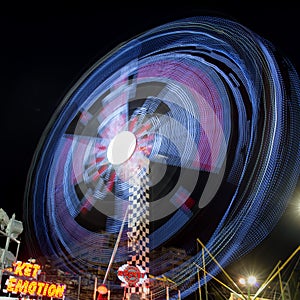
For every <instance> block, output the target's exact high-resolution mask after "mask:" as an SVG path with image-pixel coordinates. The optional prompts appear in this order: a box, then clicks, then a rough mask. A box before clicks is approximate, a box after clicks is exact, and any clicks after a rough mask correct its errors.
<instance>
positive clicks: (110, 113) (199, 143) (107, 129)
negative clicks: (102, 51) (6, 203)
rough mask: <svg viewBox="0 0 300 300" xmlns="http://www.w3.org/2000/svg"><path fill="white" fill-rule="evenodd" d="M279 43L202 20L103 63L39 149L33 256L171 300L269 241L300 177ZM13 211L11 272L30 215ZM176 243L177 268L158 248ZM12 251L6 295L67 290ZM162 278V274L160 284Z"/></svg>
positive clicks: (103, 286)
mask: <svg viewBox="0 0 300 300" xmlns="http://www.w3.org/2000/svg"><path fill="white" fill-rule="evenodd" d="M273 51H274V47H273V46H271V44H270V43H269V42H268V41H266V40H264V39H263V38H261V37H259V36H258V35H257V34H255V33H253V32H251V31H250V30H249V29H247V28H245V27H244V26H243V25H241V24H238V23H237V22H235V21H232V20H228V19H223V18H219V17H212V16H199V17H191V18H187V19H182V20H177V21H174V22H170V23H167V24H164V25H162V26H159V27H157V28H154V29H153V30H149V31H148V32H145V33H143V34H141V35H139V36H137V37H135V38H133V39H131V40H129V41H128V42H127V43H123V44H121V45H120V46H119V47H116V48H115V49H113V51H111V52H110V53H109V54H108V55H106V56H105V57H103V58H102V59H100V60H99V61H97V62H96V63H95V64H94V65H93V66H92V67H91V68H90V69H89V70H88V71H87V72H86V73H85V74H83V76H82V77H81V78H80V79H79V80H78V82H77V83H76V84H75V85H74V86H73V87H72V89H71V90H70V91H69V92H68V93H67V94H66V95H65V97H64V99H63V101H62V102H61V104H60V105H59V106H58V107H57V110H56V111H55V113H54V114H53V116H52V118H51V120H50V122H49V123H48V126H47V127H46V129H45V131H44V133H43V135H42V137H41V139H40V141H39V144H38V147H37V149H36V152H35V153H34V157H33V159H32V165H31V167H30V170H29V172H28V177H27V178H28V182H27V184H26V191H25V200H24V223H25V225H26V227H25V228H26V235H25V239H26V243H27V245H28V248H29V250H30V251H31V252H32V253H31V255H32V256H31V257H36V254H38V255H39V256H40V258H41V259H42V258H49V259H51V261H52V264H53V266H54V267H55V268H56V269H59V270H63V272H68V273H72V274H76V275H78V276H79V278H81V275H84V274H86V273H88V272H89V270H91V269H92V270H93V271H95V272H97V271H99V272H100V271H102V269H101V267H102V266H105V274H104V276H103V278H102V277H101V280H99V282H98V279H99V278H98V276H95V277H93V280H94V288H93V300H97V298H98V299H103V298H105V297H107V298H108V299H109V298H113V294H114V293H115V292H116V291H118V292H119V291H121V292H123V293H122V297H123V298H122V299H123V300H133V299H144V300H155V299H167V300H169V299H181V298H182V299H185V298H186V297H188V296H189V295H191V294H192V293H194V292H195V291H197V290H198V288H199V286H200V287H201V286H203V285H205V284H206V279H207V278H210V279H211V278H216V275H218V274H219V273H220V270H224V267H226V266H228V265H229V264H230V263H232V262H234V261H236V260H237V259H239V258H241V257H242V256H244V255H245V254H247V253H249V252H250V251H251V250H252V249H254V248H255V247H256V246H257V245H259V244H260V243H261V242H262V241H263V240H264V239H265V238H266V237H267V235H268V234H269V233H270V232H271V231H272V229H273V228H274V226H275V225H276V223H277V222H278V220H279V219H280V217H281V216H282V214H283V212H284V209H285V207H287V203H288V201H289V198H290V196H291V195H292V193H293V191H294V189H295V187H296V184H297V181H298V178H299V173H300V158H299V152H300V151H299V144H300V143H299V141H300V115H299V102H300V101H299V99H300V83H299V78H298V76H297V73H296V71H295V70H294V68H293V66H292V65H291V63H290V62H289V60H288V59H286V58H285V57H282V58H281V57H280V59H278V60H277V58H278V57H279V53H278V52H276V53H275V54H274V53H273ZM287 178H288V180H287ZM2 219H3V222H4V223H5V224H6V225H5V226H7V227H6V231H5V232H4V231H3V229H2V227H1V233H3V234H4V235H6V236H7V238H8V241H7V244H6V246H5V249H4V252H2V254H1V264H2V270H3V268H4V261H5V259H6V257H7V253H8V247H9V243H10V240H13V241H15V242H16V243H17V244H18V245H19V241H18V240H17V239H16V237H17V235H18V234H20V233H21V232H22V231H23V227H22V226H23V225H22V222H18V221H16V220H15V219H14V216H13V218H12V219H11V220H9V218H8V217H7V216H5V215H4V214H3V217H2ZM15 230H16V232H15ZM15 233H16V234H17V235H14V234H15ZM203 239H204V240H205V242H204V243H203V242H202V240H203ZM178 241H179V242H178ZM196 241H197V242H196ZM166 244H167V245H171V246H174V245H176V246H178V245H180V246H181V247H182V249H183V248H184V250H186V251H187V252H188V255H187V257H186V259H185V258H184V259H183V258H182V257H179V256H180V253H179V252H178V253H179V254H177V259H178V261H177V262H178V263H177V264H174V266H172V267H170V268H165V265H164V262H165V261H164V260H165V258H163V257H162V255H158V256H156V257H155V258H153V257H154V256H153V253H154V252H155V250H157V251H160V250H161V249H162V248H163V247H164V245H166ZM199 244H201V247H202V250H204V249H205V252H201V251H198V245H199ZM112 245H113V246H112ZM174 247H175V246H174ZM298 250H299V249H297V251H296V252H298ZM151 255H152V256H151ZM294 255H295V254H293V256H294ZM15 257H17V255H16V256H15ZM167 259H168V258H167ZM180 259H181V260H180ZM14 260H15V259H13V265H12V268H10V269H7V270H6V272H8V273H9V276H10V279H8V281H7V282H8V283H7V286H6V290H7V291H8V292H12V293H20V294H26V293H27V295H29V296H32V297H44V296H45V297H50V298H51V297H52V298H58V299H61V298H65V297H66V300H68V296H65V295H64V291H65V289H66V287H65V286H64V285H59V284H55V283H49V282H46V281H40V280H39V278H38V276H37V275H38V274H39V271H40V269H39V265H38V264H35V263H31V262H17V261H14ZM116 266H117V269H116ZM283 266H284V265H283ZM5 268H6V266H5ZM2 270H1V272H2ZM200 272H201V274H203V275H207V276H202V277H200V276H198V275H199V273H200ZM112 273H114V275H115V277H114V280H110V279H109V277H110V276H111V274H112ZM1 274H2V273H1ZM276 274H278V273H276ZM16 275H18V276H19V275H20V276H19V277H22V278H19V279H18V278H16ZM1 276H2V275H1ZM155 280H157V281H162V282H163V283H164V284H163V285H162V286H159V287H158V288H157V289H156V290H155V288H156V287H155V288H154V287H153V285H151V283H152V282H153V281H155ZM78 286H80V284H78ZM170 286H172V287H173V289H172V291H171V289H169V287H170ZM237 294H239V293H237ZM79 295H80V293H79V292H78V295H77V297H79ZM241 295H242V296H241V297H242V299H244V300H245V299H246V298H245V296H243V294H241ZM257 296H258V295H257ZM80 297H81V298H80V299H79V298H77V300H83V298H82V296H80ZM88 297H89V299H90V298H91V295H89V296H88ZM70 299H71V300H73V298H70Z"/></svg>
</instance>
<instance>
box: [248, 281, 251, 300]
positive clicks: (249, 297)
mask: <svg viewBox="0 0 300 300" xmlns="http://www.w3.org/2000/svg"><path fill="white" fill-rule="evenodd" d="M250 288H251V285H250V284H248V289H247V291H248V300H251V296H250V294H251V292H250Z"/></svg>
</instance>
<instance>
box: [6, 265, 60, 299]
mask: <svg viewBox="0 0 300 300" xmlns="http://www.w3.org/2000/svg"><path fill="white" fill-rule="evenodd" d="M40 270H41V266H40V265H38V264H31V263H28V262H21V261H18V262H15V263H13V270H12V273H13V274H14V275H15V276H18V278H17V277H14V276H10V277H9V278H8V280H7V281H6V291H7V292H8V293H13V294H23V295H30V296H39V297H43V296H44V297H49V298H63V296H64V293H65V290H66V285H64V284H55V283H49V282H42V281H38V280H36V279H37V275H38V274H39V273H40Z"/></svg>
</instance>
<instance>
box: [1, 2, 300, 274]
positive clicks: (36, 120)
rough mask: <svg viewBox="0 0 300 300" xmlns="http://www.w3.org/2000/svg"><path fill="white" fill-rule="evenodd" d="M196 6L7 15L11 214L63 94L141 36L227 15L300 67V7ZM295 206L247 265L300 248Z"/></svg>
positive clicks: (4, 117)
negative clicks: (186, 20) (201, 17)
mask: <svg viewBox="0 0 300 300" xmlns="http://www.w3.org/2000/svg"><path fill="white" fill-rule="evenodd" d="M198 2H199V3H202V4H199V5H198V6H195V5H194V6H187V5H183V6H180V7H179V6H175V5H174V6H170V7H166V6H165V7H162V6H161V5H158V4H156V5H154V4H153V3H152V4H153V5H150V3H149V4H145V6H142V4H141V5H138V6H137V7H134V6H132V8H125V7H122V8H117V6H118V5H117V4H115V7H106V8H105V7H100V6H99V5H98V6H93V5H90V6H88V5H85V6H84V8H81V7H80V5H78V4H77V5H76V4H75V3H74V4H73V5H72V6H71V5H70V6H66V7H65V9H62V8H60V7H58V8H54V7H52V8H51V7H47V6H45V8H43V9H40V10H38V11H37V12H34V11H33V10H31V9H29V8H28V7H27V8H26V9H25V8H24V10H23V9H22V8H20V9H18V11H17V12H15V11H13V9H12V10H11V11H7V12H5V11H2V12H1V14H0V32H1V35H0V38H1V47H0V55H1V73H0V74H1V112H2V113H1V129H2V142H1V171H2V176H1V205H0V207H2V208H3V209H4V210H5V211H6V212H7V214H8V215H9V217H11V216H12V214H13V213H15V214H16V219H18V220H21V219H22V217H23V215H22V209H23V207H22V202H23V197H24V190H25V186H26V182H27V178H26V177H27V172H28V170H29V167H30V164H31V159H32V157H33V154H34V151H35V149H36V147H37V144H38V142H39V139H40V138H41V136H42V133H43V131H44V129H45V127H46V125H47V123H48V122H49V120H50V118H51V116H52V114H53V113H54V111H55V110H56V108H57V107H58V105H59V103H60V102H61V100H62V98H63V97H64V95H65V94H66V93H67V91H68V90H69V89H70V88H71V87H72V86H73V85H74V84H75V83H76V81H77V80H78V79H79V78H80V77H81V75H83V73H84V72H85V71H86V70H87V69H88V68H89V67H90V66H92V65H93V64H94V63H95V62H96V61H97V60H98V59H100V58H101V57H103V56H104V55H105V54H106V53H108V52H109V51H110V50H112V49H113V48H114V47H116V46H118V45H119V44H120V43H122V42H125V41H127V40H128V39H130V38H132V37H134V36H135V35H137V34H139V33H142V32H144V31H146V30H148V29H151V28H153V27H155V26H158V25H162V24H164V23H166V22H169V21H172V20H176V19H178V18H183V17H189V16H196V15H203V14H211V15H217V16H224V17H229V18H231V19H234V20H236V21H238V22H240V23H242V24H243V25H245V26H246V27H248V28H249V29H251V30H253V31H254V32H256V33H258V34H259V35H261V36H262V37H264V38H266V39H267V40H269V41H270V42H272V43H273V44H274V45H275V46H276V47H278V48H279V49H280V50H281V51H282V52H283V53H285V54H286V55H287V56H288V57H289V59H290V60H291V61H292V63H293V64H294V66H295V67H296V69H297V70H300V57H299V53H300V43H299V40H298V39H299V33H298V28H299V15H298V14H299V11H298V9H295V7H291V6H288V5H286V6H281V7H280V6H275V5H273V4H272V7H266V8H262V7H259V6H258V5H257V6H255V5H254V4H252V3H251V5H247V4H244V3H243V7H237V6H233V5H231V6H227V7H226V6H225V5H224V4H223V5H222V6H218V5H216V4H215V5H212V4H211V5H204V4H203V3H204V2H203V1H198ZM211 3H214V2H213V1H211ZM241 3H242V2H241ZM201 5H202V6H201ZM240 5H242V4H240ZM112 6H113V5H112ZM297 202H298V204H297ZM297 205H298V206H299V207H300V192H299V189H298V191H297V193H296V195H295V197H293V198H292V199H291V202H290V205H289V207H288V209H287V211H286V213H285V215H284V217H283V218H282V220H281V221H280V222H279V224H278V226H276V228H275V230H274V232H273V233H272V234H271V235H270V237H269V238H267V239H266V241H265V242H264V243H263V244H262V245H261V246H259V247H257V249H255V250H254V251H253V252H252V253H251V254H249V255H248V256H247V257H246V258H247V260H246V259H245V260H244V261H242V263H244V264H245V266H248V265H250V264H251V265H252V266H253V265H256V264H257V265H259V264H264V265H265V266H267V268H269V271H270V270H271V269H272V268H273V267H274V266H275V264H276V263H277V261H278V260H279V259H282V260H283V261H284V260H285V259H286V258H287V257H288V256H289V255H290V254H291V253H292V252H293V251H294V250H295V249H296V248H297V246H298V245H300V209H298V208H297ZM22 250H23V251H24V252H23V253H25V252H26V249H22ZM21 255H22V253H21ZM23 255H24V254H23Z"/></svg>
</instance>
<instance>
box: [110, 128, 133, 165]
mask: <svg viewBox="0 0 300 300" xmlns="http://www.w3.org/2000/svg"><path fill="white" fill-rule="evenodd" d="M135 147H136V137H135V135H134V134H133V133H132V132H130V131H121V132H119V133H118V134H117V135H116V136H115V137H114V138H113V139H112V140H111V141H110V143H109V145H108V148H107V159H108V160H109V162H110V163H111V164H113V165H120V164H122V163H124V162H125V161H127V160H128V159H130V157H131V156H132V154H133V152H134V150H135Z"/></svg>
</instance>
